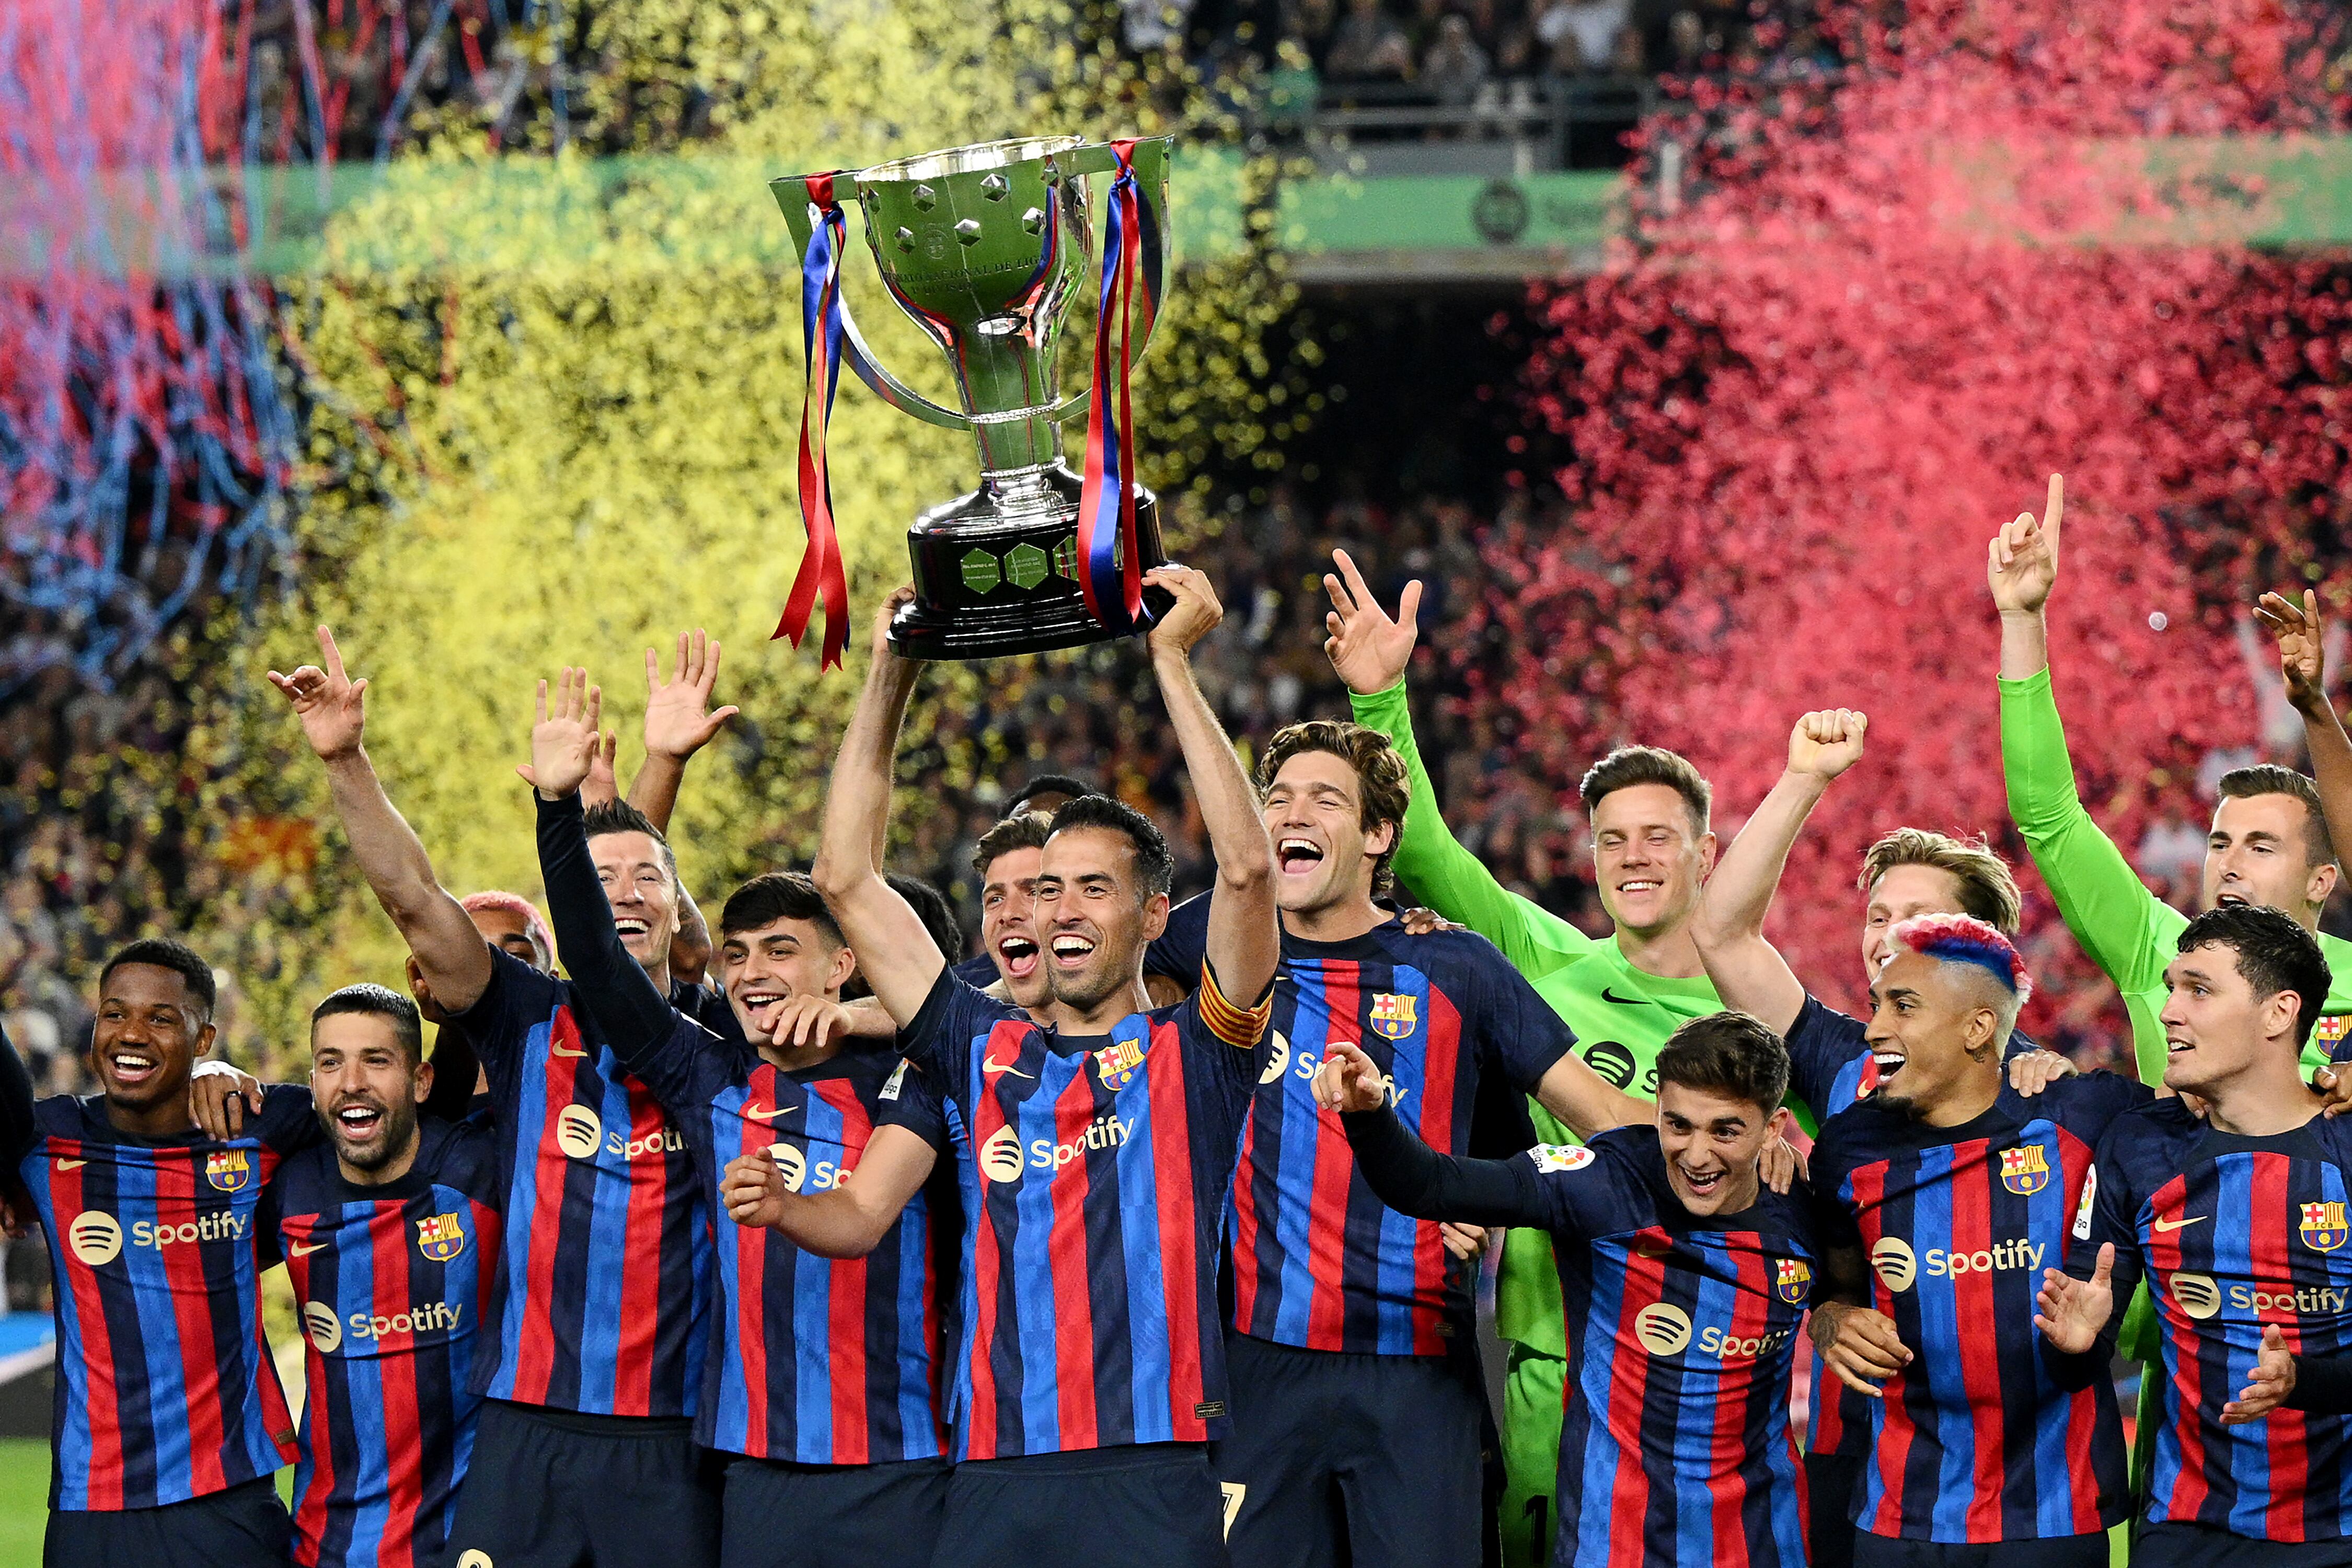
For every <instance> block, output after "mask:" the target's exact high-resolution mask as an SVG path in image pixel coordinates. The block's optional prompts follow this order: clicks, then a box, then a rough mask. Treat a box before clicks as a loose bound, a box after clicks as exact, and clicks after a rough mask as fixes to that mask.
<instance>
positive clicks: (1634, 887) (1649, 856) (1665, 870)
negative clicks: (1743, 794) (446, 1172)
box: [1592, 784, 1715, 938]
mask: <svg viewBox="0 0 2352 1568" xmlns="http://www.w3.org/2000/svg"><path fill="white" fill-rule="evenodd" d="M1592 865H1593V869H1594V871H1595V872H1596V873H1597V875H1598V877H1599V879H1600V884H1601V908H1602V909H1604V910H1608V911H1609V918H1610V919H1611V920H1612V921H1616V922H1617V923H1618V925H1620V926H1622V928H1624V929H1625V930H1627V931H1632V932H1633V933H1634V934H1636V935H1637V936H1642V937H1645V938H1649V937H1658V936H1663V935H1664V934H1665V933H1666V932H1668V931H1673V930H1674V929H1675V927H1677V926H1679V925H1681V924H1682V923H1683V922H1684V921H1687V920H1688V919H1690V916H1691V911H1692V910H1696V908H1698V900H1699V891H1700V889H1701V888H1702V887H1703V886H1704V884H1705V883H1706V874H1707V872H1708V871H1709V870H1710V869H1712V868H1714V865H1715V835H1714V834H1712V833H1701V832H1700V831H1699V830H1698V826H1697V825H1696V823H1694V822H1693V821H1692V820H1691V813H1690V805H1689V804H1688V803H1687V802H1685V800H1684V799H1683V797H1682V795H1681V793H1680V792H1679V791H1677V790H1675V788H1674V786H1673V785H1671V784H1627V785H1626V786H1625V787H1624V788H1622V789H1614V790H1611V791H1610V792H1609V793H1608V794H1607V795H1602V796H1601V799H1600V801H1599V803H1598V804H1596V805H1594V806H1593V808H1592Z"/></svg>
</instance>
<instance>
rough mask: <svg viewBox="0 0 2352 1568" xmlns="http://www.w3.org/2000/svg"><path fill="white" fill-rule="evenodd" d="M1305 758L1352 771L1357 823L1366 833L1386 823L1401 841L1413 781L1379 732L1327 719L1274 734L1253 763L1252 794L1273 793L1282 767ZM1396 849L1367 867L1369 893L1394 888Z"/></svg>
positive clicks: (1394, 749) (1390, 847) (1388, 740)
mask: <svg viewBox="0 0 2352 1568" xmlns="http://www.w3.org/2000/svg"><path fill="white" fill-rule="evenodd" d="M1301 752H1329V753H1330V754H1331V755H1332V756H1335V757H1337V758H1339V760H1340V761H1341V762H1343V763H1347V764H1348V766H1349V768H1350V769H1351V770H1353V771H1354V773H1355V775H1356V794H1357V795H1359V796H1360V805H1359V807H1358V810H1357V813H1356V819H1357V821H1359V822H1360V823H1361V824H1362V825H1363V828H1364V831H1365V832H1367V833H1370V831H1372V829H1374V828H1376V827H1378V826H1380V825H1381V823H1383V822H1386V823H1391V824H1393V825H1394V826H1395V827H1396V830H1397V838H1398V841H1399V842H1402V839H1403V837H1404V811H1405V806H1406V805H1407V804H1408V803H1409V802H1410V801H1411V800H1412V773H1409V772H1407V771H1406V769H1405V765H1404V758H1403V756H1402V755H1401V754H1400V753H1399V752H1398V751H1397V749H1396V743H1395V742H1392V741H1391V740H1390V739H1389V738H1388V737H1387V736H1386V735H1383V734H1382V733H1381V732H1380V731H1378V730H1372V729H1367V728H1366V727H1365V726H1363V725H1361V724H1345V723H1339V722H1337V721H1333V720H1329V719H1308V720H1307V721H1304V722H1302V723H1297V724H1291V725H1288V726H1286V727H1285V728H1283V729H1280V730H1277V731H1275V733H1274V739H1272V740H1271V741H1268V742H1266V743H1265V754H1264V755H1262V756H1260V757H1259V758H1258V760H1257V790H1258V794H1260V795H1264V794H1265V792H1266V791H1267V790H1270V789H1272V788H1273V787H1274V775H1275V774H1276V773H1280V772H1281V771H1282V764H1283V763H1286V762H1288V761H1290V759H1291V758H1293V757H1295V756H1297V755H1299V754H1300V753H1301ZM1396 851H1397V847H1396V844H1393V843H1392V844H1391V845H1390V846H1389V847H1388V852H1387V853H1386V854H1384V855H1381V857H1379V858H1377V859H1375V860H1374V861H1373V862H1372V891H1373V892H1374V893H1376V894H1378V893H1385V892H1387V891H1388V890H1389V889H1390V888H1391V887H1392V886H1394V885H1395V880H1396V879H1394V878H1393V877H1391V875H1390V874H1389V862H1390V861H1391V860H1393V859H1395V858H1396Z"/></svg>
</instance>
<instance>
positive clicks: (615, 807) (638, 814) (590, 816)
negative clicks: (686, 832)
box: [581, 800, 678, 887]
mask: <svg viewBox="0 0 2352 1568" xmlns="http://www.w3.org/2000/svg"><path fill="white" fill-rule="evenodd" d="M581 826H582V827H583V829H584V830H585V833H586V836H587V837H590V838H602V837H604V836H605V835H606V834H608V833H642V834H644V835H645V836H646V837H648V838H650V839H652V840H653V841H654V847H656V849H658V850H660V851H661V860H662V864H663V866H665V867H667V868H668V870H669V880H670V886H672V887H677V886H678V880H677V853H676V852H675V851H674V850H672V849H671V848H670V847H669V840H668V839H667V837H664V836H663V834H662V830H661V829H660V828H658V827H656V826H654V819H653V818H652V817H650V816H646V814H645V813H644V812H642V811H639V810H638V809H637V808H636V807H635V806H634V805H630V804H629V803H628V802H627V801H625V800H606V801H599V802H597V803H596V804H595V805H592V806H590V807H589V808H588V810H587V814H586V816H584V817H583V820H582V823H581Z"/></svg>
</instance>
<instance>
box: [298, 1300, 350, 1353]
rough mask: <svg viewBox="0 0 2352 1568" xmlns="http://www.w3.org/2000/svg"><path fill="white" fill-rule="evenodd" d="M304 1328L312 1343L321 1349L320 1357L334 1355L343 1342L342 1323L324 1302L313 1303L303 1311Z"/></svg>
mask: <svg viewBox="0 0 2352 1568" xmlns="http://www.w3.org/2000/svg"><path fill="white" fill-rule="evenodd" d="M302 1327H303V1328H304V1329H305V1330H307V1331H309V1332H310V1342H311V1343H312V1344H314V1345H316V1346H318V1347H319V1353H320V1355H332V1354H334V1353H335V1347H336V1346H337V1345H340V1344H341V1343H342V1342H343V1325H342V1321H341V1320H340V1319H338V1318H337V1317H336V1316H335V1310H334V1309H333V1308H332V1307H330V1306H329V1305H327V1303H325V1302H324V1301H312V1302H311V1303H310V1304H309V1305H308V1306H306V1307H304V1308H303V1309H302Z"/></svg>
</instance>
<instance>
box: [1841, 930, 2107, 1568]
mask: <svg viewBox="0 0 2352 1568" xmlns="http://www.w3.org/2000/svg"><path fill="white" fill-rule="evenodd" d="M1888 934H1889V941H1890V942H1892V944H1893V949H1894V951H1893V955H1892V956H1891V957H1889V958H1888V959H1887V961H1886V963H1885V965H1884V966H1883V967H1882V968H1881V969H1880V970H1879V971H1878V973H1877V976H1876V978H1875V979H1874V981H1873V983H1872V987H1871V994H1872V997H1873V999H1874V1003H1875V1011H1874V1013H1873V1015H1872V1017H1871V1022H1870V1028H1869V1035H1868V1043H1869V1047H1870V1050H1871V1066H1872V1069H1873V1072H1874V1077H1875V1079H1876V1088H1875V1089H1874V1091H1873V1092H1872V1093H1871V1094H1870V1095H1869V1096H1868V1097H1867V1098H1865V1099H1864V1100H1862V1101H1861V1102H1860V1103H1858V1104H1856V1105H1854V1106H1853V1107H1852V1108H1851V1109H1849V1110H1843V1111H1840V1112H1839V1113H1838V1114H1837V1115H1835V1116H1832V1117H1831V1118H1830V1120H1829V1121H1828V1122H1827V1123H1826V1124H1825V1125H1824V1126H1823V1127H1822V1134H1821V1139H1820V1141H1819V1142H1817V1143H1816V1144H1815V1145H1814V1146H1813V1163H1812V1174H1813V1185H1814V1191H1815V1193H1816V1194H1818V1195H1819V1197H1820V1199H1821V1202H1822V1205H1823V1217H1822V1239H1823V1242H1824V1245H1825V1246H1826V1247H1827V1258H1826V1263H1827V1268H1826V1279H1824V1281H1823V1284H1822V1296H1823V1298H1824V1300H1822V1301H1820V1302H1818V1303H1816V1305H1815V1306H1814V1309H1813V1321H1812V1336H1813V1342H1814V1344H1815V1346H1816V1347H1817V1348H1818V1349H1819V1350H1820V1352H1821V1353H1822V1359H1823V1361H1824V1362H1825V1363H1827V1365H1828V1366H1829V1368H1830V1370H1831V1371H1832V1373H1835V1374H1836V1376H1837V1377H1838V1378H1839V1379H1841V1380H1842V1381H1843V1383H1844V1384H1846V1385H1847V1386H1848V1387H1850V1388H1853V1389H1855V1390H1857V1391H1859V1392H1861V1393H1862V1394H1865V1395H1867V1396H1868V1397H1869V1398H1870V1400H1871V1401H1873V1404H1872V1406H1871V1414H1870V1425H1869V1433H1870V1447H1869V1450H1868V1457H1867V1458H1865V1459H1864V1463H1863V1467H1862V1477H1861V1484H1860V1486H1859V1488H1858V1489H1857V1490H1856V1491H1855V1493H1854V1496H1853V1512H1852V1515H1851V1517H1852V1519H1853V1522H1854V1525H1855V1527H1856V1528H1855V1534H1854V1537H1853V1548H1852V1550H1853V1563H1854V1564H1855V1568H1936V1565H1937V1564H1942V1565H1945V1568H2103V1565H2104V1564H2105V1563H2106V1561H2107V1539H2106V1534H2105V1531H2106V1530H2107V1528H2108V1527H2109V1526H2110V1525H2114V1524H2116V1523H2119V1522H2121V1521H2123V1520H2124V1518H2125V1517H2126V1515H2128V1513H2129V1512H2130V1498H2129V1493H2128V1492H2127V1490H2126V1478H2125V1462H2124V1442H2123V1428H2122V1425H2121V1423H2120V1422H2119V1420H2118V1419H2117V1417H2116V1403H2115V1390H2114V1389H2113V1387H2112V1386H2111V1385H2109V1384H2107V1383H2106V1382H2105V1381H2104V1380H2101V1381H2099V1382H2097V1383H2096V1384H2095V1385H2093V1386H2089V1387H2084V1386H2080V1385H2074V1386H2072V1387H2069V1386H2063V1385H2062V1384H2060V1383H2059V1382H2058V1381H2056V1380H2055V1379H2054V1378H2053V1375H2052V1374H2051V1373H2050V1371H2049V1370H2048V1368H2047V1367H2045V1365H2044V1364H2043V1360H2042V1346H2041V1344H2040V1342H2039V1341H2038V1339H2037V1337H2036V1335H2035V1334H2034V1333H2033V1332H2032V1330H2031V1328H2030V1327H2029V1326H2028V1325H2029V1322H2030V1320H2031V1318H2032V1300H2033V1296H2034V1292H2035V1290H2036V1289H2037V1288H2038V1285H2039V1282H2040V1271H2041V1270H2042V1268H2045V1267H2049V1266H2052V1265H2054V1264H2055V1263H2057V1262H2058V1261H2059V1260H2060V1259H2061V1258H2063V1256H2064V1252H2065V1245H2066V1231H2067V1227H2068V1226H2069V1225H2071V1224H2072V1222H2073V1219H2074V1214H2075V1212H2076V1211H2077V1209H2078V1208H2079V1207H2080V1206H2081V1204H2082V1202H2083V1199H2084V1194H2085V1191H2086V1189H2087V1186H2088V1184H2089V1183H2090V1180H2091V1177H2090V1169H2091V1155H2092V1152H2093V1151H2094V1150H2095V1148H2097V1147H2098V1143H2099V1140H2100V1138H2101V1137H2102V1136H2103V1135H2104V1134H2105V1131H2106V1130H2107V1128H2108V1126H2109V1124H2110V1123H2113V1122H2114V1121H2116V1119H2117V1118H2118V1117H2120V1116H2122V1115H2123V1114H2124V1113H2125V1112H2126V1110H2130V1109H2131V1108H2133V1107H2135V1106H2138V1105H2144V1104H2146V1103H2147V1100H2148V1098H2149V1096H2148V1091H2147V1089H2145V1088H2144V1087H2142V1086H2141V1085H2139V1084H2137V1083H2135V1082H2133V1081H2131V1080H2130V1079H2125V1078H2119V1077H2117V1076H2116V1075H2115V1074H2113V1073H2105V1072H2096V1073H2087V1074H2084V1075H2082V1076H2080V1077H2074V1078H2067V1079H2061V1080H2059V1081H2057V1082H2054V1083H2052V1084H2050V1085H2048V1086H2047V1087H2045V1088H2043V1089H2042V1090H2041V1091H2040V1093H2038V1094H2037V1095H2035V1096H2034V1097H2033V1098H2032V1099H2031V1100H2028V1099H2026V1098H2025V1097H2023V1096H2022V1095H2021V1094H2019V1093H2018V1092H2017V1090H2016V1089H2014V1088H2012V1087H2011V1085H2010V1083H2009V1081H2008V1075H2007V1074H2006V1073H2005V1072H2004V1071H2003V1068H2002V1065H2001V1056H2002V1051H2003V1049H2004V1048H2005V1047H2006V1046H2007V1044H2008V1041H2009V1037H2010V1034H2011V1030H2012V1029H2014V1027H2015V1026H2016V1023H2017V1013H2018V1009H2019V1008H2020V1007H2021V1006H2022V1005H2024V1003H2025V1001H2026V999H2027V997H2029V996H2030V995H2031V994H2032V982H2031V981H2030V980H2029V979H2028V977H2027V975H2026V973H2025V964H2024V962H2023V961H2022V960H2021V959H2020V958H2019V957H2018V956H2017V950H2016V949H2015V948H2013V947H2011V945H2010V943H2009V939H2008V938H2006V937H2005V936H2003V935H2002V934H2001V933H2000V931H1995V930H1994V929H1993V928H1992V927H1991V926H1990V925H1987V924H1986V923H1985V922H1984V921H1979V920H1976V919H1973V918H1971V917H1969V916H1967V915H1921V916H1918V917H1916V918H1914V919H1911V920H1907V921H1903V922H1902V923H1901V924H1899V925H1897V926H1895V928H1894V929H1893V931H1891V932H1889V933H1888Z"/></svg>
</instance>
